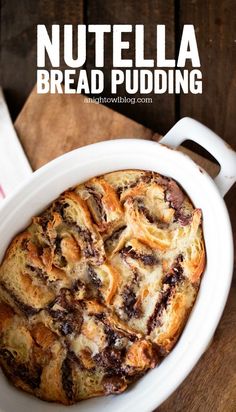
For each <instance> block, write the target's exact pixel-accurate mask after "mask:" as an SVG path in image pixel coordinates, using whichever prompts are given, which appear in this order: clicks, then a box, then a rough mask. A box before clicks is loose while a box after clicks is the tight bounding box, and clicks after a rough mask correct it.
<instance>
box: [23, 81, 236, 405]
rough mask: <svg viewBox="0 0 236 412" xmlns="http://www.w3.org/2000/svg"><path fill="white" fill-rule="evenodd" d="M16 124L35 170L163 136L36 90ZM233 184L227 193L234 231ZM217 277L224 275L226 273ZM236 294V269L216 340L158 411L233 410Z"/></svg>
mask: <svg viewBox="0 0 236 412" xmlns="http://www.w3.org/2000/svg"><path fill="white" fill-rule="evenodd" d="M15 128H16V131H17V133H18V136H19V137H20V139H21V142H22V145H23V147H24V149H25V152H26V153H27V155H28V157H29V160H30V162H31V165H32V167H33V169H37V168H38V167H40V166H42V165H43V164H45V163H47V162H48V161H50V160H51V159H53V158H55V157H57V156H59V155H60V154H62V153H65V152H67V151H69V150H71V149H74V148H76V147H79V146H83V145H85V144H89V143H93V142H96V141H100V140H107V139H111V138H119V137H123V136H127V137H128V136H129V137H136V138H143V139H152V140H159V138H160V135H159V134H158V133H154V132H152V131H151V130H150V129H147V128H145V127H144V126H142V125H140V124H138V123H136V122H134V121H133V120H130V119H128V118H126V117H125V116H123V115H120V114H119V113H117V112H115V111H112V110H110V109H108V108H106V107H105V106H102V105H97V104H94V103H90V104H88V103H84V97H83V96H79V95H37V93H36V90H35V89H34V90H33V92H32V93H31V95H30V97H29V98H28V100H27V102H26V104H25V106H24V108H23V110H22V111H21V113H20V115H19V116H18V118H17V120H16V122H15ZM184 150H186V149H184ZM195 160H196V161H198V162H199V163H201V165H202V166H203V167H204V168H206V169H207V170H208V171H210V173H211V174H212V175H214V174H215V173H216V170H217V166H215V165H213V164H212V163H211V162H209V161H208V160H206V159H202V158H200V157H199V156H197V157H196V156H195ZM235 189H236V188H234V189H232V190H231V191H230V193H229V194H228V195H227V196H226V203H227V205H228V208H229V212H230V216H231V220H232V225H233V231H234V235H235V234H236V214H235V206H236V196H235V195H236V190H235ZM216 276H224V273H221V274H216ZM213 287H214V285H213ZM235 298H236V273H235V274H234V280H233V283H232V288H231V291H230V295H229V299H228V302H227V305H226V308H225V311H224V314H223V317H222V320H221V322H220V324H219V326H218V329H217V331H216V334H215V336H214V339H213V342H212V344H211V345H210V347H209V348H208V350H207V351H206V353H205V354H204V355H203V357H202V358H201V360H200V361H199V362H198V364H197V366H196V367H195V368H194V370H193V371H192V372H191V373H190V375H189V376H188V377H187V379H186V380H185V381H184V382H183V384H182V385H181V386H180V387H179V388H178V389H177V390H176V392H175V393H174V394H173V395H172V396H171V397H170V398H169V399H168V400H167V401H166V402H164V404H162V405H161V406H160V407H159V408H158V410H157V411H158V412H205V411H206V412H235V410H236V351H235V347H236V333H235V326H236V299H235ZM156 390H157V391H158V388H156ZM121 412H122V411H121ZM131 412H133V411H131Z"/></svg>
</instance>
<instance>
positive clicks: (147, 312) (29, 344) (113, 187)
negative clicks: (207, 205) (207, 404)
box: [0, 170, 205, 405]
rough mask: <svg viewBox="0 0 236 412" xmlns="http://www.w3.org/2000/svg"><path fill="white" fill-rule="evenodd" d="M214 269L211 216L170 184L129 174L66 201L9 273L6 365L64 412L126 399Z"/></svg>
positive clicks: (0, 334) (97, 181) (4, 272)
mask: <svg viewBox="0 0 236 412" xmlns="http://www.w3.org/2000/svg"><path fill="white" fill-rule="evenodd" d="M204 266H205V249H204V239H203V232H202V213H201V210H200V209H196V208H194V206H193V204H192V203H191V201H190V199H189V198H188V196H187V195H186V194H185V193H184V191H183V190H182V189H181V188H180V186H179V185H178V184H177V183H176V182H175V181H174V180H173V179H171V178H167V177H164V176H161V175H159V174H157V173H154V172H149V171H141V170H124V171H118V172H112V173H108V174H105V175H103V176H99V177H95V178H92V179H90V180H88V181H87V182H85V183H83V184H80V185H78V186H76V187H74V188H72V189H69V190H67V191H66V192H64V193H63V194H61V195H60V196H59V197H58V198H57V199H56V200H55V201H54V202H53V203H52V204H51V205H49V206H48V207H47V209H46V210H44V211H43V212H42V213H41V214H40V215H38V216H36V217H34V218H33V219H32V222H31V224H30V225H29V226H28V227H27V228H26V229H25V230H24V231H23V232H22V233H20V234H19V235H17V236H16V237H15V238H14V239H13V241H12V242H11V244H10V246H9V247H8V250H7V251H6V254H5V257H4V259H3V262H2V264H1V267H0V365H1V367H2V369H3V372H4V373H5V374H6V376H7V377H8V379H9V380H10V381H11V382H13V383H14V385H15V386H16V387H18V388H21V389H23V390H24V391H26V392H29V393H31V394H33V395H35V396H37V397H39V398H41V399H44V400H47V401H54V402H60V403H63V404H65V405H69V404H73V403H75V402H77V401H79V400H82V399H87V398H91V397H94V396H101V395H108V394H117V393H121V392H123V391H124V390H125V389H126V388H127V387H128V386H129V385H130V384H131V383H133V382H135V381H136V380H137V379H139V378H140V377H142V376H143V375H144V374H145V373H146V372H147V371H148V370H149V369H151V368H154V367H155V366H157V365H158V364H159V363H160V362H161V360H162V359H163V358H164V357H165V356H167V355H168V353H169V352H170V351H171V350H172V348H173V347H174V345H175V343H176V341H177V339H178V338H179V336H180V334H181V332H182V330H183V328H184V325H185V323H186V321H187V318H188V316H189V313H190V311H191V308H192V306H193V304H194V301H195V299H196V296H197V292H198V288H199V284H200V279H201V275H202V273H203V270H204Z"/></svg>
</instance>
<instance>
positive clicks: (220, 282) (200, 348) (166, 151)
mask: <svg viewBox="0 0 236 412" xmlns="http://www.w3.org/2000/svg"><path fill="white" fill-rule="evenodd" d="M186 139H188V140H189V139H190V140H194V141H195V142H197V143H199V144H201V145H202V146H203V147H205V148H206V149H207V150H208V151H209V152H210V153H211V154H212V155H213V156H214V157H215V158H216V159H217V160H218V162H219V163H220V165H221V171H220V173H219V175H218V176H217V177H216V179H215V181H213V180H212V179H211V178H210V177H209V176H208V175H207V174H206V172H204V171H203V170H202V169H200V168H199V166H198V165H196V164H195V163H194V162H193V161H192V160H191V159H190V158H189V157H188V156H186V155H184V154H182V153H180V152H177V151H175V150H172V149H171V148H168V147H166V146H163V145H161V144H159V143H156V142H151V141H144V140H135V139H130V140H129V139H125V140H114V141H107V142H102V143H97V144H94V145H90V146H86V147H83V148H80V149H77V150H74V151H72V152H70V153H67V154H65V155H64V156H62V157H60V158H58V159H56V160H54V161H52V162H50V163H49V164H47V165H46V166H44V167H42V168H41V169H39V170H38V171H36V172H35V173H33V174H32V176H31V177H30V178H29V179H28V180H27V182H26V183H24V184H23V185H21V187H19V188H18V189H17V190H16V191H15V192H14V193H13V194H12V195H10V196H9V197H8V198H7V199H6V200H5V201H4V202H2V204H1V206H0V233H1V244H0V260H1V259H2V257H3V254H4V252H5V250H6V247H7V245H8V244H9V242H10V241H11V239H12V237H13V236H14V235H15V234H16V233H18V232H19V231H21V230H22V229H23V228H24V227H25V226H26V225H27V224H28V223H29V222H30V218H31V216H33V215H35V214H37V213H39V212H40V211H41V210H42V209H44V208H45V207H46V206H47V205H48V204H49V203H50V202H51V201H52V200H53V199H54V198H56V197H57V196H58V195H59V194H60V193H61V192H62V191H63V190H65V189H67V188H68V187H70V186H73V185H75V184H77V183H80V182H83V181H85V180H87V179H89V178H91V177H93V176H97V175H100V174H103V173H107V172H111V171H115V170H121V169H146V170H153V171H156V172H159V173H161V174H163V175H166V176H170V177H173V178H174V179H175V180H176V181H178V182H179V183H180V184H181V185H182V187H183V188H184V189H185V191H186V192H187V193H188V195H189V196H190V198H191V199H192V201H193V203H194V205H195V206H196V207H198V208H201V209H202V211H203V226H204V237H205V243H206V252H207V266H206V269H205V273H204V276H203V279H202V283H201V287H200V291H199V294H198V297H197V301H196V303H195V305H194V308H193V310H192V312H191V315H190V317H189V320H188V322H187V325H186V327H185V329H184V331H183V334H182V335H181V338H180V340H179V341H178V343H177V345H176V346H175V348H174V349H173V351H172V352H171V353H170V355H169V356H168V357H167V358H166V359H165V360H164V361H163V362H162V363H161V364H160V366H158V367H157V368H155V369H154V370H152V371H150V372H149V373H148V374H147V375H146V376H145V377H143V378H142V379H140V380H139V381H138V382H137V383H136V384H135V385H133V386H132V387H131V388H130V389H128V390H127V391H126V392H125V393H124V394H122V395H118V396H109V397H102V398H95V399H91V400H87V401H83V402H80V403H79V404H76V405H74V406H71V407H69V408H68V407H65V406H61V405H58V404H50V403H45V402H43V401H40V400H38V399H36V398H34V397H32V396H30V395H27V394H25V393H23V392H20V391H18V390H16V389H15V388H14V387H13V386H11V385H10V384H9V383H8V382H7V380H6V379H5V377H4V376H3V374H2V372H0V412H16V411H18V412H26V411H29V412H31V411H34V412H41V411H42V409H43V410H44V412H54V411H57V412H65V411H68V410H70V411H71V412H72V411H77V410H78V411H80V412H95V411H96V412H98V411H103V412H110V411H111V410H112V411H113V412H130V411H134V410H135V411H136V412H150V411H151V410H153V409H155V408H156V407H157V406H158V405H160V404H161V403H162V402H163V401H164V400H165V399H166V398H167V397H168V396H169V395H170V394H171V393H172V392H173V391H174V390H175V389H176V388H177V386H178V385H179V384H180V383H181V382H182V381H183V380H184V378H185V377H186V376H187V374H188V373H189V372H190V371H191V369H192V368H193V366H194V365H195V364H196V363H197V361H198V360H199V358H200V356H201V355H202V354H203V352H204V351H205V350H206V348H207V346H208V345H209V342H210V340H211V338H212V336H213V334H214V331H215V329H216V327H217V324H218V322H219V319H220V317H221V315H222V312H223V309H224V306H225V302H226V299H227V295H228V291H229V287H230V283H231V277H232V269H233V241H232V232H231V225H230V220H229V216H228V212H227V209H226V206H225V203H224V201H223V199H222V196H223V195H224V194H225V193H226V192H227V191H228V190H229V188H230V187H231V186H232V184H233V183H234V182H235V180H236V154H235V152H233V151H232V150H231V149H230V148H229V147H228V146H227V145H225V143H224V142H223V140H221V139H220V138H219V137H218V136H217V135H215V134H214V133H213V132H211V131H210V130H209V129H207V128H206V127H205V126H203V125H201V124H200V123H198V122H196V121H195V120H193V119H190V118H184V119H182V120H180V121H179V122H178V123H177V124H176V125H175V126H174V127H173V128H172V129H171V130H170V131H169V133H167V135H166V136H165V137H164V138H163V139H162V143H164V144H165V145H170V146H173V147H176V146H178V145H179V144H181V142H182V141H184V140H186Z"/></svg>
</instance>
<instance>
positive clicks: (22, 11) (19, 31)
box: [1, 0, 84, 119]
mask: <svg viewBox="0 0 236 412" xmlns="http://www.w3.org/2000/svg"><path fill="white" fill-rule="evenodd" d="M83 13H84V10H83V0H78V1H76V2H75V1H73V0H65V1H59V0H50V1H47V0H37V1H32V0H20V1H17V0H7V1H2V2H1V86H2V87H3V89H4V93H5V96H6V100H7V103H8V105H9V109H10V113H11V116H12V118H13V119H15V118H16V116H17V114H18V113H19V111H20V109H21V108H22V106H23V104H24V103H25V100H26V98H27V97H28V95H29V93H30V92H31V90H32V88H33V86H34V84H35V82H36V53H37V49H36V26H37V24H45V25H46V26H47V27H49V26H50V25H52V24H56V23H57V24H61V25H63V24H66V23H67V24H69V23H70V24H75V25H76V24H78V23H82V22H83ZM61 49H62V50H63V42H62V43H61ZM62 67H63V63H62Z"/></svg>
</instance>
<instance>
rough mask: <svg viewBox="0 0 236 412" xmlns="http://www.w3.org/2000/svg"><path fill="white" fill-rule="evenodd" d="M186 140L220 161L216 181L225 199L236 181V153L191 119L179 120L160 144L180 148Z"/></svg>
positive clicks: (216, 136) (210, 131) (206, 128)
mask: <svg viewBox="0 0 236 412" xmlns="http://www.w3.org/2000/svg"><path fill="white" fill-rule="evenodd" d="M185 140H192V141H193V142H195V143H198V144H199V145H200V146H202V147H203V148H204V149H206V150H207V151H208V152H209V153H210V154H211V155H212V156H213V157H214V158H215V159H216V160H217V161H218V163H219V165H220V172H219V174H218V175H217V176H216V177H215V179H214V181H215V184H216V186H217V187H218V190H219V192H220V194H221V195H222V197H224V196H225V194H226V193H227V192H228V191H229V189H230V188H231V186H233V184H234V183H235V181H236V152H235V151H234V150H233V149H232V148H231V147H230V146H229V145H228V144H227V143H225V142H224V140H223V139H221V138H220V137H219V136H218V135H217V134H215V133H214V132H213V131H212V130H210V129H208V127H206V126H204V125H203V124H202V123H199V122H198V121H197V120H194V119H191V118H190V117H184V118H183V119H181V120H179V121H178V122H177V123H176V124H175V126H173V127H172V128H171V129H170V130H169V132H168V133H167V134H166V135H165V136H164V137H163V138H162V139H161V140H160V141H159V143H162V144H166V145H168V146H172V147H178V146H180V145H181V143H183V142H184V141H185Z"/></svg>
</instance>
